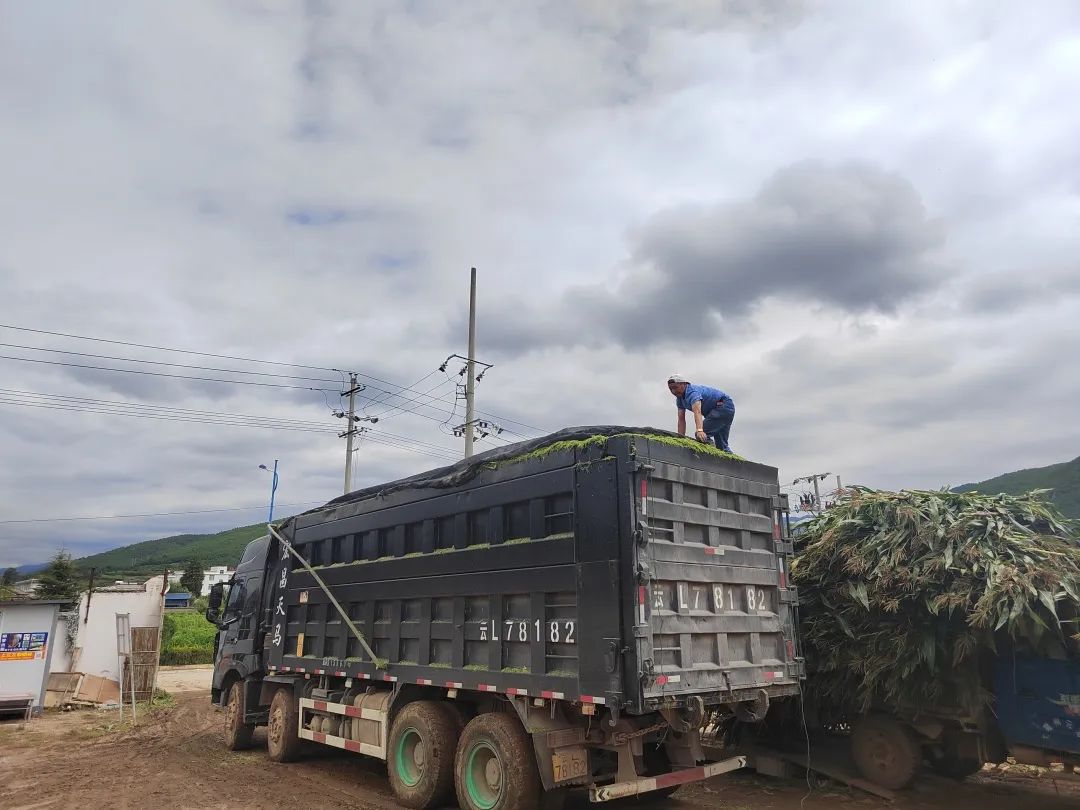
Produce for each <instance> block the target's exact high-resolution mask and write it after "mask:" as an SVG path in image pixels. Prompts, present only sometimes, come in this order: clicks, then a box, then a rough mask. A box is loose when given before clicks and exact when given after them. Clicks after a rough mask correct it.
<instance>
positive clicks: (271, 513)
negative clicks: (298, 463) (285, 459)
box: [259, 458, 278, 523]
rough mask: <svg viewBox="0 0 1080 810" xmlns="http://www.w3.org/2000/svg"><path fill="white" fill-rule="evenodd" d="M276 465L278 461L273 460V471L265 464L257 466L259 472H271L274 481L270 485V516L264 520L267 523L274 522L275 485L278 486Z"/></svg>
mask: <svg viewBox="0 0 1080 810" xmlns="http://www.w3.org/2000/svg"><path fill="white" fill-rule="evenodd" d="M277 463H278V460H277V459H276V458H275V459H274V469H273V470H271V469H270V468H269V467H267V466H266V465H265V464H260V465H259V469H260V470H266V471H267V472H273V474H274V481H273V483H272V484H271V485H270V515H269V516H268V517H267V518H266V522H267V523H273V522H274V494H275V493H276V492H277V484H278V475H277Z"/></svg>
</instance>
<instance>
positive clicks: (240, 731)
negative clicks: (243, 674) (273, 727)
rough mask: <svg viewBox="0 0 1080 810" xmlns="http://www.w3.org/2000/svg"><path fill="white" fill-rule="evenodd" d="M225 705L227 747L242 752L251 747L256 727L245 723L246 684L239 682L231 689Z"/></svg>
mask: <svg viewBox="0 0 1080 810" xmlns="http://www.w3.org/2000/svg"><path fill="white" fill-rule="evenodd" d="M227 700H228V702H227V703H226V704H225V747H226V748H227V749H229V750H230V751H241V750H243V749H245V748H248V747H250V745H251V735H252V732H254V731H255V726H254V725H253V724H251V723H245V722H244V682H243V681H237V682H236V683H234V684H233V685H232V686H231V687H230V688H229V695H228V698H227Z"/></svg>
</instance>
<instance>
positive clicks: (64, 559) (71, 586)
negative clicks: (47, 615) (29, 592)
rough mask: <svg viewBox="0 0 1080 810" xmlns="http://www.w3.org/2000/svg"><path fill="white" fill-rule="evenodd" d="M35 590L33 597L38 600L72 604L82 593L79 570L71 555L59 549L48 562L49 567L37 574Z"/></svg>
mask: <svg viewBox="0 0 1080 810" xmlns="http://www.w3.org/2000/svg"><path fill="white" fill-rule="evenodd" d="M37 579H38V584H37V588H36V589H35V590H34V595H35V596H37V598H38V599H66V600H68V601H70V602H74V601H76V600H77V599H78V598H79V593H80V592H81V591H82V583H81V582H80V580H79V570H78V569H77V568H76V567H75V563H74V562H72V560H71V555H70V554H68V553H67V552H66V551H64V550H63V549H60V550H59V551H58V552H56V554H55V555H53V558H52V559H51V560H49V567H48V568H46V569H45V570H44V571H42V572H41V573H40V574H38V577H37Z"/></svg>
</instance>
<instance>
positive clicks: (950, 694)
mask: <svg viewBox="0 0 1080 810" xmlns="http://www.w3.org/2000/svg"><path fill="white" fill-rule="evenodd" d="M1046 494H1047V493H1046V491H1035V492H1030V493H1028V494H1026V495H1019V496H1011V495H981V494H979V493H977V492H967V493H963V494H959V493H953V492H948V491H941V492H919V491H903V492H881V491H875V490H871V489H866V488H862V487H855V488H852V489H849V490H847V492H846V494H845V495H844V496H843V497H842V498H840V499H839V500H838V501H837V503H836V504H835V505H834V506H832V507H831V508H829V509H828V510H826V511H825V512H822V513H821V514H819V515H817V516H816V517H814V518H813V519H811V520H810V521H808V522H807V523H806V524H804V526H805V528H804V529H803V530H802V531H801V532H800V537H799V539H798V541H797V542H798V546H797V557H796V561H795V564H794V566H793V571H792V574H793V577H794V579H795V582H796V583H797V585H798V587H799V594H800V602H801V605H802V607H801V608H800V610H801V612H802V616H803V621H802V629H803V642H804V645H805V654H806V658H807V664H808V669H809V671H810V673H811V679H810V683H809V684H808V688H809V689H810V690H811V692H812V694H813V697H814V698H815V699H816V700H817V701H818V703H819V705H821V706H822V707H823V708H824V709H826V710H828V711H831V712H836V713H840V714H844V713H852V712H865V711H868V710H869V709H870V708H871V707H874V706H888V707H906V708H908V709H911V710H914V711H916V712H917V711H918V710H919V708H920V707H930V706H937V707H941V706H948V707H955V708H957V709H962V710H964V711H967V712H971V713H975V712H978V711H980V710H981V709H982V708H983V707H984V706H985V705H987V704H989V702H990V701H991V699H992V698H991V695H990V693H989V691H988V688H987V687H988V685H989V681H988V678H987V676H986V673H987V667H988V666H989V665H990V664H991V663H992V661H993V659H994V658H995V656H997V655H1011V654H1014V653H1015V654H1025V653H1026V654H1035V655H1043V656H1049V657H1057V658H1060V657H1064V656H1074V655H1076V654H1077V651H1078V650H1080V645H1078V641H1080V625H1078V618H1077V617H1078V615H1080V598H1078V595H1080V538H1078V537H1077V535H1076V533H1075V528H1074V525H1073V524H1071V522H1070V521H1068V520H1066V519H1064V518H1063V517H1062V516H1061V515H1060V514H1059V513H1058V512H1057V510H1056V509H1055V508H1054V507H1053V506H1051V505H1050V504H1049V503H1048V502H1047V498H1046ZM800 528H802V527H800Z"/></svg>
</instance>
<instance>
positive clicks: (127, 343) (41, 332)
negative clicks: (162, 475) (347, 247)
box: [0, 323, 338, 371]
mask: <svg viewBox="0 0 1080 810" xmlns="http://www.w3.org/2000/svg"><path fill="white" fill-rule="evenodd" d="M0 329H11V330H14V331H17V332H32V333H34V334H37V335H52V336H53V337H65V338H72V339H74V340H90V341H93V342H95V343H111V344H113V345H115V346H133V347H135V348H138V349H153V350H155V351H159V352H174V353H176V354H192V355H197V356H199V357H216V358H218V359H220V360H238V361H240V362H243V363H263V364H264V365H268V366H289V367H291V368H307V369H312V370H314V371H337V370H338V369H336V368H329V367H327V366H308V365H304V364H302V363H283V362H280V361H278V360H257V359H254V358H251V357H237V356H236V355H230V354H213V353H212V352H197V351H193V350H191V349H174V348H169V347H168V346H151V345H148V344H146V343H132V342H130V341H125V340H108V339H107V338H96V337H88V336H86V335H73V334H71V333H69V332H50V331H48V330H46V329H31V328H29V327H27V326H14V325H12V324H7V323H0Z"/></svg>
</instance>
